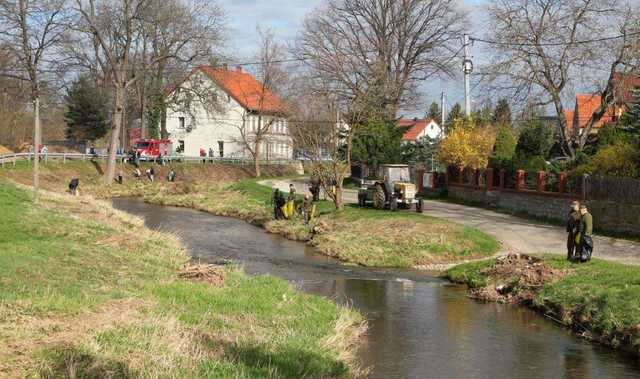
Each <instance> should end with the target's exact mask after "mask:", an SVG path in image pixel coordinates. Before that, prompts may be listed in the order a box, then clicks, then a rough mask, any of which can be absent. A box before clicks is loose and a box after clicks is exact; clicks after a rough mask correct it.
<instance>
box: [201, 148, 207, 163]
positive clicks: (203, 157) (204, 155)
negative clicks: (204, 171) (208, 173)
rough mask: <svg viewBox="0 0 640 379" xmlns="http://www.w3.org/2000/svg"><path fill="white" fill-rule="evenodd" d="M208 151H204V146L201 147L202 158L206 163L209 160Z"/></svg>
mask: <svg viewBox="0 0 640 379" xmlns="http://www.w3.org/2000/svg"><path fill="white" fill-rule="evenodd" d="M206 157H207V153H206V152H205V151H204V148H202V147H201V148H200V158H202V163H206V162H207V159H206Z"/></svg>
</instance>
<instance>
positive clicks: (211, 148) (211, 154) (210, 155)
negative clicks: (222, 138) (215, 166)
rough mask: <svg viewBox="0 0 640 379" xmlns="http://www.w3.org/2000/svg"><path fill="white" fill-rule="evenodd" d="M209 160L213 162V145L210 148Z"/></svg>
mask: <svg viewBox="0 0 640 379" xmlns="http://www.w3.org/2000/svg"><path fill="white" fill-rule="evenodd" d="M209 162H211V163H213V147H210V148H209Z"/></svg>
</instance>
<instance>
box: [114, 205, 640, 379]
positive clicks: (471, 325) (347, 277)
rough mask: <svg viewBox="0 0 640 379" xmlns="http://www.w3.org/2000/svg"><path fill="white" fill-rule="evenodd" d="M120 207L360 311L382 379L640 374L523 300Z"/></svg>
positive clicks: (633, 363)
mask: <svg viewBox="0 0 640 379" xmlns="http://www.w3.org/2000/svg"><path fill="white" fill-rule="evenodd" d="M114 205H115V207H116V208H119V209H121V210H125V211H127V212H130V213H133V214H136V215H139V216H142V217H143V218H144V219H145V221H146V223H147V225H148V226H149V227H151V228H156V229H161V230H165V231H170V232H173V233H176V234H177V235H179V236H180V237H181V239H182V240H183V242H184V244H185V245H186V246H187V248H188V249H189V251H190V253H191V255H192V256H193V258H194V259H196V260H201V261H216V260H219V259H221V258H223V259H230V260H233V261H235V262H238V263H240V264H241V265H242V266H243V267H244V270H245V271H246V272H247V273H249V274H252V275H254V274H270V275H275V276H278V277H281V278H283V279H286V280H288V281H290V282H292V283H293V284H294V285H295V286H296V287H298V288H300V289H301V290H303V291H306V292H309V293H313V294H317V295H321V296H326V297H329V298H331V299H334V300H335V301H337V302H339V303H342V304H349V305H352V306H353V307H355V308H357V309H358V310H360V311H361V312H362V313H363V314H364V315H365V316H366V317H367V319H368V320H369V331H368V333H367V335H366V337H365V339H364V341H363V343H362V344H361V347H360V349H359V352H358V354H359V357H360V360H361V362H362V363H363V365H365V366H366V367H370V368H371V377H372V378H385V379H386V378H572V379H573V378H576V379H578V378H640V360H638V359H637V358H631V357H626V356H624V355H622V354H620V353H616V352H613V351H611V350H609V349H607V348H604V347H600V346H597V345H594V344H591V343H589V342H586V341H583V340H580V339H578V338H576V337H574V336H573V335H572V334H571V333H570V332H569V331H567V330H565V329H564V328H562V327H560V326H558V325H556V324H554V323H553V322H552V321H550V320H547V319H545V318H543V317H540V316H539V315H537V314H535V313H534V312H532V311H530V310H528V309H524V308H522V307H517V306H507V305H499V304H483V303H478V302H476V301H473V300H470V299H468V298H467V297H466V295H465V290H464V289H463V288H461V287H459V286H454V285H450V284H448V283H447V282H445V281H443V280H440V279H438V278H435V277H433V276H429V274H428V273H424V272H416V271H400V270H371V269H364V268H360V267H351V266H345V265H342V264H340V263H339V262H337V261H335V260H333V259H330V258H328V257H325V256H323V255H320V254H318V253H316V252H315V251H314V250H313V248H311V247H309V246H307V245H304V244H301V243H298V242H293V241H288V240H286V239H283V238H281V237H279V236H276V235H272V234H268V233H266V232H264V230H262V229H260V228H257V227H254V226H251V225H249V224H247V223H245V222H243V221H240V220H236V219H232V218H224V217H216V216H212V215H210V214H206V213H202V212H198V211H194V210H190V209H183V208H172V207H159V206H154V205H149V204H145V203H143V202H141V201H138V200H133V199H117V200H114Z"/></svg>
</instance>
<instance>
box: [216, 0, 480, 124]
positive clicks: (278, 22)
mask: <svg viewBox="0 0 640 379" xmlns="http://www.w3.org/2000/svg"><path fill="white" fill-rule="evenodd" d="M218 2H219V4H220V5H221V6H222V8H223V9H224V10H225V11H226V13H227V17H228V24H229V25H228V26H229V29H230V30H229V41H228V47H227V49H228V50H229V51H228V52H229V54H231V55H232V56H233V58H235V59H238V60H241V61H242V60H250V58H251V57H252V55H253V54H255V51H256V50H257V47H258V33H257V28H258V27H261V28H271V29H272V30H273V31H274V33H275V35H276V37H277V38H278V39H279V40H280V41H282V42H284V43H285V44H292V43H293V42H294V40H295V37H296V35H297V33H298V31H299V30H300V28H301V26H302V23H303V22H304V19H305V17H306V16H307V15H308V14H309V13H310V12H312V11H313V10H314V9H316V8H317V7H318V6H320V5H321V4H322V2H323V0H218ZM460 2H461V6H463V7H466V8H468V10H469V12H470V15H471V17H470V19H471V20H472V21H473V20H475V24H473V25H470V33H471V34H474V29H479V22H478V20H480V19H481V18H482V16H481V14H482V8H481V5H482V4H483V3H485V2H486V1H485V0H460ZM460 68H461V69H462V62H460ZM421 91H422V93H423V101H422V104H420V105H419V109H411V110H406V111H404V114H403V116H407V117H414V116H415V117H422V116H424V114H425V112H426V109H427V107H428V106H429V104H430V103H431V102H432V101H438V102H440V93H441V92H443V91H444V92H445V98H446V101H445V107H446V109H450V108H451V106H452V105H453V104H454V103H456V102H459V103H460V104H462V105H463V104H464V92H463V78H462V73H461V72H460V75H459V77H457V78H453V79H446V80H439V79H434V80H430V81H428V82H425V83H424V85H423V86H422V88H421Z"/></svg>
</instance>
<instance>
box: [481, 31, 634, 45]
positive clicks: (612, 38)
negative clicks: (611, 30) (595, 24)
mask: <svg viewBox="0 0 640 379" xmlns="http://www.w3.org/2000/svg"><path fill="white" fill-rule="evenodd" d="M636 35H640V32H633V33H627V34H620V35H617V36H609V37H601V38H595V39H590V40H582V41H573V42H545V43H538V44H534V43H531V42H500V41H493V40H488V39H484V38H477V37H470V39H471V41H474V42H480V43H485V44H488V45H500V46H517V47H536V46H569V45H584V44H590V43H597V42H606V41H613V40H616V39H620V38H626V37H633V36H636Z"/></svg>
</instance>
